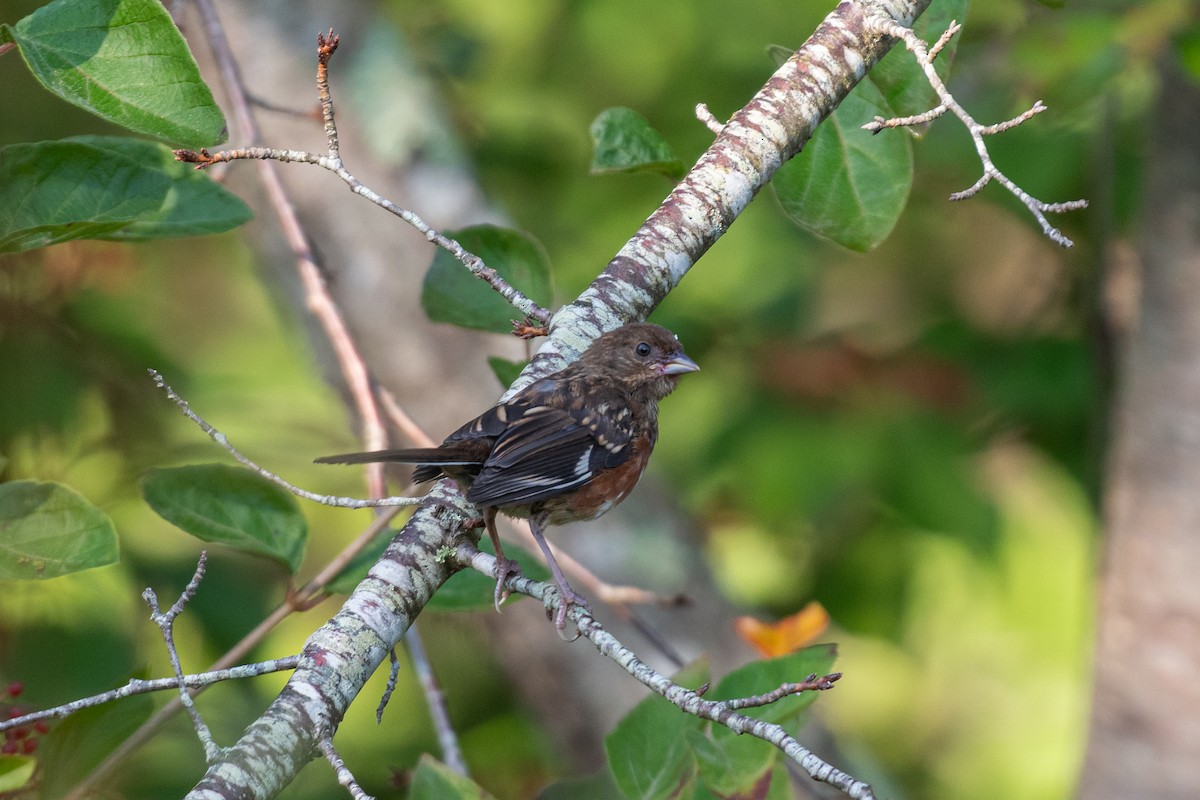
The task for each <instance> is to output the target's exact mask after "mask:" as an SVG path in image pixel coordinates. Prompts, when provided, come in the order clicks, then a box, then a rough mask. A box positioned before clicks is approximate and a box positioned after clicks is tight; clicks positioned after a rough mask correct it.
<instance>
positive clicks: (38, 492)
mask: <svg viewBox="0 0 1200 800" xmlns="http://www.w3.org/2000/svg"><path fill="white" fill-rule="evenodd" d="M117 557H118V548H117V532H116V531H115V530H114V529H113V524H112V521H111V520H110V519H109V518H108V516H107V515H106V514H105V513H104V512H103V511H101V510H100V509H98V508H96V506H94V505H92V504H91V503H89V502H88V501H87V500H85V499H84V498H83V497H81V496H80V495H79V494H77V493H76V492H75V491H74V490H72V489H69V488H68V487H66V486H63V485H62V484H58V483H39V482H37V481H12V482H10V483H3V484H0V579H29V578H57V577H58V576H60V575H67V574H69V573H72V572H78V571H80V570H84V569H91V568H92V567H102V566H104V565H105V564H112V563H113V562H115V561H116V560H117Z"/></svg>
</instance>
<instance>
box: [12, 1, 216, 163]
mask: <svg viewBox="0 0 1200 800" xmlns="http://www.w3.org/2000/svg"><path fill="white" fill-rule="evenodd" d="M0 41H11V42H15V43H16V44H17V46H18V47H19V48H20V49H21V55H22V57H23V58H24V59H25V63H26V64H27V65H28V66H29V69H30V71H31V72H32V73H33V75H34V77H35V78H37V79H38V81H40V82H41V84H42V85H43V86H45V87H46V88H47V89H49V90H50V91H51V92H53V93H54V94H56V95H58V96H59V97H61V98H63V99H64V100H66V101H67V102H69V103H72V104H74V105H77V106H79V107H80V108H83V109H86V110H88V111H90V112H92V113H93V114H96V115H98V116H100V117H103V118H104V119H106V120H108V121H110V122H112V123H114V124H116V125H120V126H122V127H124V128H128V129H129V130H132V131H137V132H138V133H144V134H147V135H150V136H156V137H159V138H161V139H165V140H167V141H169V142H173V143H175V144H178V145H182V146H184V147H192V148H196V147H210V146H212V145H214V144H217V143H218V142H221V141H224V139H225V135H226V134H225V118H224V116H223V115H222V114H221V109H220V108H218V107H217V105H216V103H215V102H213V97H212V93H211V92H209V90H208V87H207V86H206V85H205V84H204V81H203V80H202V79H201V78H200V71H199V69H197V67H196V61H195V59H193V58H192V54H191V52H190V51H189V50H188V47H187V43H186V42H184V40H183V37H182V36H180V34H179V30H178V29H177V28H176V27H175V23H173V22H172V21H171V16H170V15H169V14H168V13H167V11H166V9H164V8H163V7H162V4H161V3H158V2H155V0H90V2H86V3H80V2H76V0H55V2H53V3H50V4H48V5H45V6H42V7H41V8H39V9H38V10H37V11H35V12H33V13H32V14H30V15H29V16H27V17H25V18H24V19H22V20H21V21H19V22H18V23H17V24H16V25H4V26H0Z"/></svg>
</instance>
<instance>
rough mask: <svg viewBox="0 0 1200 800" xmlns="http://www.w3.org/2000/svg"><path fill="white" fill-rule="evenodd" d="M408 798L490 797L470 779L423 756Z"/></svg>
mask: <svg viewBox="0 0 1200 800" xmlns="http://www.w3.org/2000/svg"><path fill="white" fill-rule="evenodd" d="M408 797H409V800H483V798H486V797H491V795H490V794H488V793H487V792H485V791H484V790H483V787H481V786H480V785H479V784H477V783H475V782H474V781H472V780H471V779H470V778H466V777H464V776H462V775H459V774H458V773H457V772H454V771H453V770H451V769H450V768H449V767H447V766H446V765H445V764H442V763H441V762H439V761H436V760H434V758H433V757H432V756H430V755H429V754H424V755H422V756H421V760H420V761H419V762H418V763H417V769H416V772H414V773H413V777H412V784H411V785H410V786H409V790H408Z"/></svg>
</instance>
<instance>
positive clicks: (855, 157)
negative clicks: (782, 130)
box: [771, 81, 913, 252]
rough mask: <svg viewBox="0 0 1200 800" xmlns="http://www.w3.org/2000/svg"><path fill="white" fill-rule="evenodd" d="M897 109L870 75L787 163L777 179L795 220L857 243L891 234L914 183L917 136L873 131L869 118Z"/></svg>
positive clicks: (867, 244)
mask: <svg viewBox="0 0 1200 800" xmlns="http://www.w3.org/2000/svg"><path fill="white" fill-rule="evenodd" d="M892 113H893V112H892V110H891V108H890V107H889V106H888V105H887V103H886V102H885V101H884V99H883V96H882V95H881V94H880V93H879V90H878V89H877V88H875V86H874V85H873V84H871V83H870V82H867V81H864V82H862V83H860V84H859V85H858V86H857V87H855V89H854V91H852V92H851V93H850V95H849V96H848V97H847V98H846V99H845V100H844V101H843V102H842V104H841V105H840V106H839V107H838V108H837V110H836V111H835V112H834V113H833V114H832V115H831V116H830V117H829V119H827V120H825V122H824V123H822V124H821V125H820V126H819V127H818V128H817V131H816V133H815V134H814V135H813V137H812V139H811V140H810V141H809V143H808V145H807V146H806V147H805V148H804V151H803V152H801V153H800V155H798V156H796V157H795V158H793V159H792V160H791V161H789V162H788V163H787V164H784V165H783V167H782V168H781V169H780V170H779V172H777V173H776V174H775V178H774V179H773V180H772V181H771V183H772V184H773V185H774V187H775V194H776V196H777V197H778V198H779V203H780V205H781V206H782V207H783V210H784V213H786V214H787V215H788V216H789V217H791V219H792V221H793V222H795V223H796V224H797V225H799V226H800V227H802V228H804V229H806V230H808V231H810V232H812V233H815V234H817V235H818V236H822V237H824V238H826V239H830V240H832V241H834V242H836V243H837V244H840V245H842V246H843V247H848V248H850V249H851V250H858V251H863V252H865V251H867V250H870V249H871V248H873V247H876V246H877V245H879V243H880V242H882V241H883V240H884V239H886V238H887V235H888V234H889V233H891V231H892V228H893V227H895V225H896V222H897V221H898V220H899V219H900V212H901V211H903V210H904V204H905V201H906V200H907V199H908V191H909V188H910V186H911V184H912V169H913V167H912V144H911V143H910V141H909V140H910V138H911V137H909V136H908V135H899V136H886V135H880V136H872V135H871V134H870V133H868V132H867V131H864V130H863V129H862V125H863V124H864V123H866V122H869V121H870V120H872V119H874V118H875V117H876V116H883V117H890V116H892ZM884 133H889V131H885V132H884Z"/></svg>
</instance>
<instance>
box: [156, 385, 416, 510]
mask: <svg viewBox="0 0 1200 800" xmlns="http://www.w3.org/2000/svg"><path fill="white" fill-rule="evenodd" d="M147 372H149V373H150V377H152V378H153V379H154V383H155V385H157V386H158V388H160V389H162V390H163V391H164V392H166V394H167V397H169V398H170V399H171V400H172V402H174V403H175V405H177V406H179V410H180V411H182V412H183V415H184V416H185V417H187V418H188V419H190V420H191V421H192V422H194V423H196V425H198V426H199V427H200V430H202V431H204V432H205V433H207V434H208V436H209V438H210V439H212V440H213V441H214V442H216V443H217V444H219V445H221V447H223V448H225V449H226V450H227V451H229V454H230V455H232V456H233V457H234V458H235V459H237V461H238V463H239V464H241V465H243V466H245V467H247V468H248V469H251V470H254V471H255V472H257V473H258V474H259V475H261V476H262V477H264V478H266V479H267V480H269V481H271V482H272V483H274V484H277V485H279V486H282V487H283V488H284V489H287V490H288V491H289V492H291V493H292V494H294V495H296V496H297V497H303V498H304V499H305V500H312V501H313V502H315V503H320V504H322V505H326V506H336V507H338V508H384V507H390V506H412V505H416V504H418V503H420V502H421V498H419V497H384V498H380V499H378V500H362V499H359V498H355V497H340V496H337V495H328V494H317V493H315V492H310V491H308V490H307V489H301V488H300V487H299V486H296V485H295V484H292V483H289V482H288V481H286V480H284V479H283V478H281V477H279V476H278V475H276V474H275V473H274V472H271V471H270V470H268V469H266V468H264V467H260V466H259V465H258V464H256V463H254V462H253V461H251V460H250V459H249V458H247V457H246V456H244V455H242V454H241V453H240V452H239V451H238V449H237V448H236V447H234V446H233V445H232V444H230V442H229V439H228V437H226V436H225V434H223V433H221V432H220V431H219V430H217V429H216V428H214V427H213V426H212V425H209V424H208V423H207V422H206V421H205V420H204V418H203V417H201V416H200V415H199V414H197V413H196V412H194V411H192V408H191V406H189V405H188V402H187V401H186V400H184V399H183V398H182V397H180V396H179V395H178V394H176V392H175V390H174V389H172V388H171V386H170V385H169V384H168V383H167V382H166V380H165V379H164V378H163V376H162V375H161V374H159V372H158V371H157V370H154V369H150V370H147Z"/></svg>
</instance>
